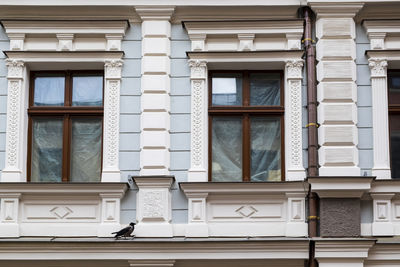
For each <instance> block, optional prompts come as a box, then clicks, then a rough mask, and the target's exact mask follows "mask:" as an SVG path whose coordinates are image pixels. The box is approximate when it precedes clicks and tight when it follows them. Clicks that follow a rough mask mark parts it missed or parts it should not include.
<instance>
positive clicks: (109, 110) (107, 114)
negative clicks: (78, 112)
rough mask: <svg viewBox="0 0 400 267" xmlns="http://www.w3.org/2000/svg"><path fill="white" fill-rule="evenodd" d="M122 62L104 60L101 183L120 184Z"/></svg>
mask: <svg viewBox="0 0 400 267" xmlns="http://www.w3.org/2000/svg"><path fill="white" fill-rule="evenodd" d="M122 65H123V61H122V60H106V62H105V65H104V67H105V71H104V73H105V76H104V78H105V90H104V126H103V128H104V130H103V170H102V174H101V181H102V182H120V180H121V177H120V170H119V106H120V87H121V71H122Z"/></svg>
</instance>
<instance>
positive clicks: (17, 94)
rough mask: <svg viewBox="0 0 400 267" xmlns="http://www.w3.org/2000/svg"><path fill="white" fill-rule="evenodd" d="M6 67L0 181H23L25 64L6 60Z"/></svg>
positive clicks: (20, 61) (24, 178)
mask: <svg viewBox="0 0 400 267" xmlns="http://www.w3.org/2000/svg"><path fill="white" fill-rule="evenodd" d="M6 65H7V67H8V76H7V79H8V93H7V129H6V159H5V167H4V169H3V171H2V174H1V181H2V182H24V181H25V180H26V177H25V175H23V169H24V166H23V162H24V156H23V148H24V146H25V145H26V142H25V139H24V136H25V135H24V134H23V133H24V131H23V129H24V128H23V125H24V103H25V89H24V88H23V86H24V75H25V64H24V62H23V61H22V60H10V59H7V60H6Z"/></svg>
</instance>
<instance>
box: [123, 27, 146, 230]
mask: <svg viewBox="0 0 400 267" xmlns="http://www.w3.org/2000/svg"><path fill="white" fill-rule="evenodd" d="M122 50H123V51H124V53H125V57H124V66H123V71H122V82H121V109H120V135H119V137H120V140H119V142H120V143H119V157H120V158H119V164H120V169H121V177H122V180H123V181H127V179H128V176H129V175H139V170H140V95H141V90H140V77H141V57H142V33H141V24H131V26H130V28H129V29H128V30H127V32H126V35H125V38H124V39H123V41H122ZM136 193H137V188H132V189H130V190H128V192H126V195H125V197H124V198H123V199H122V202H121V223H123V224H127V223H129V222H132V221H135V220H136V219H135V218H136Z"/></svg>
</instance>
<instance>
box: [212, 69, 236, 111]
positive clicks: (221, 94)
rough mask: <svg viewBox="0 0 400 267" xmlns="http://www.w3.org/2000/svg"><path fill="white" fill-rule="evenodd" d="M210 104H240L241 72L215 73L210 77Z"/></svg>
mask: <svg viewBox="0 0 400 267" xmlns="http://www.w3.org/2000/svg"><path fill="white" fill-rule="evenodd" d="M212 105H213V106H222V105H223V106H240V105H242V74H240V73H215V74H213V77H212Z"/></svg>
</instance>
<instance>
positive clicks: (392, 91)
mask: <svg viewBox="0 0 400 267" xmlns="http://www.w3.org/2000/svg"><path fill="white" fill-rule="evenodd" d="M389 104H400V72H391V73H390V76H389Z"/></svg>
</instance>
